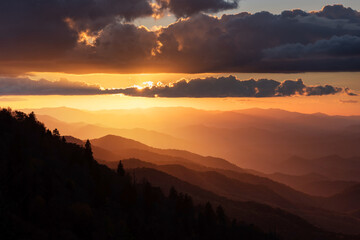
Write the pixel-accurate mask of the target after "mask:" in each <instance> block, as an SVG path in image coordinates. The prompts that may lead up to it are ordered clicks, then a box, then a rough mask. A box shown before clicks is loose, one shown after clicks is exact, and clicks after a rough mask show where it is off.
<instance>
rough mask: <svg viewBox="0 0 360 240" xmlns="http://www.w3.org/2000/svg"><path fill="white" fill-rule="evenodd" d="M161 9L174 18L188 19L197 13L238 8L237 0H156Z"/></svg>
mask: <svg viewBox="0 0 360 240" xmlns="http://www.w3.org/2000/svg"><path fill="white" fill-rule="evenodd" d="M157 3H158V4H159V5H160V6H161V8H162V9H169V11H170V12H172V13H174V15H175V16H176V17H188V16H191V15H194V14H196V13H199V12H207V13H216V12H219V11H223V10H228V9H234V8H237V7H238V3H239V0H157Z"/></svg>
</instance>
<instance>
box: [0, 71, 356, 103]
mask: <svg viewBox="0 0 360 240" xmlns="http://www.w3.org/2000/svg"><path fill="white" fill-rule="evenodd" d="M340 92H343V93H345V94H348V95H356V94H354V93H352V92H351V91H350V90H349V89H343V88H338V87H333V86H330V85H325V86H306V85H305V84H304V83H303V82H302V80H300V79H299V80H296V81H294V80H286V81H283V82H278V81H274V80H269V79H259V80H254V79H250V80H244V81H240V80H238V79H236V78H235V77H234V76H229V77H220V78H214V77H209V78H205V79H192V80H190V81H186V80H180V81H178V82H174V83H171V84H169V85H162V84H160V85H157V86H153V87H145V88H141V89H139V88H138V87H129V88H118V89H103V88H101V87H100V86H98V85H89V84H86V83H83V82H70V81H68V80H65V79H63V80H59V81H48V80H45V79H41V80H39V81H34V80H31V79H29V78H0V95H2V96H7V95H102V94H124V95H127V96H139V97H165V98H176V97H189V98H205V97H209V98H224V97H284V96H293V95H304V96H312V95H318V96H320V95H330V94H336V93H340Z"/></svg>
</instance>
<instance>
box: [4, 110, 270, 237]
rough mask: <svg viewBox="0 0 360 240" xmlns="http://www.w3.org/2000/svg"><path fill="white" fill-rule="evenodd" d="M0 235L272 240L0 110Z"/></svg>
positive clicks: (31, 119)
mask: <svg viewBox="0 0 360 240" xmlns="http://www.w3.org/2000/svg"><path fill="white" fill-rule="evenodd" d="M0 153H1V155H0V156H1V158H0V176H1V177H0V210H1V211H0V222H1V224H0V231H1V238H2V239H41V240H42V239H44V240H45V239H65V240H68V239H69V240H70V239H94V240H95V239H164V240H165V239H179V240H180V239H212V240H215V239H220V238H225V239H248V238H252V239H255V240H266V239H277V237H276V236H274V235H270V234H265V233H264V232H262V231H260V230H259V229H257V228H255V227H253V226H248V225H246V224H236V223H235V224H230V220H229V219H228V218H227V216H226V215H224V212H223V210H222V208H221V207H218V208H217V211H216V212H215V211H214V210H213V208H212V205H211V204H210V203H207V204H206V205H205V206H204V205H194V204H193V201H192V199H191V197H189V196H188V195H183V194H178V193H177V192H176V190H173V191H171V192H170V195H169V197H165V196H164V195H163V193H162V191H161V190H160V189H159V188H154V187H152V186H151V185H150V183H149V182H146V181H143V182H141V183H137V184H135V183H133V180H132V179H131V177H130V176H129V175H126V174H123V172H122V171H118V173H115V172H114V171H112V170H110V169H109V168H107V167H105V166H103V165H99V164H98V163H97V162H96V161H95V160H94V159H93V156H92V152H91V145H90V144H89V143H87V144H86V147H85V148H83V147H81V146H78V145H76V144H70V143H66V142H65V141H64V140H63V139H62V138H61V137H60V136H59V135H58V134H57V133H56V132H54V133H53V134H52V133H51V132H50V131H49V130H46V128H45V127H44V126H43V125H42V124H41V123H39V122H37V121H36V119H35V116H34V115H33V114H30V115H25V114H23V113H20V112H15V113H13V112H10V111H8V110H1V111H0Z"/></svg>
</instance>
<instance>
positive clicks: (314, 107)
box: [0, 0, 360, 115]
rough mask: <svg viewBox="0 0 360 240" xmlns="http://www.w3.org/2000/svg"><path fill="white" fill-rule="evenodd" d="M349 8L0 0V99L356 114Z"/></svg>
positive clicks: (358, 38) (357, 56)
mask: <svg viewBox="0 0 360 240" xmlns="http://www.w3.org/2000/svg"><path fill="white" fill-rule="evenodd" d="M359 10H360V2H359V1H357V0H343V1H340V0H338V1H318V0H312V1H310V0H303V1H295V0H286V1H285V0H273V1H267V0H241V1H238V0H208V1H204V0H154V1H152V0H118V1H114V0H99V1H92V0H78V1H70V0H64V1H59V0H47V1H45V0H41V1H37V3H36V4H33V3H30V2H29V1H26V0H14V1H1V3H0V19H1V21H2V22H3V23H5V24H1V26H0V30H1V31H2V32H4V33H6V34H2V35H1V36H0V51H1V52H2V54H1V56H0V106H4V107H7V106H10V107H13V108H41V107H57V106H68V107H76V108H81V109H93V110H97V109H115V108H139V107H154V106H155V107H156V106H164V107H166V106H188V107H196V108H202V109H217V110H222V109H224V110H225V109H226V110H231V109H242V108H247V107H261V108H270V107H275V108H283V109H285V108H286V109H288V110H293V111H302V112H324V113H328V114H344V115H351V114H354V115H359V114H360V107H359V100H360V99H359V94H360V80H359V78H360V13H359ZM314 102H316V104H314Z"/></svg>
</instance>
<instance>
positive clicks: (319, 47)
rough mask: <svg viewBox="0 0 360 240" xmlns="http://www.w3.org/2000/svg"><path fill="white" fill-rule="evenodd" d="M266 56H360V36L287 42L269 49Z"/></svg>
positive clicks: (286, 57) (276, 57) (288, 57)
mask: <svg viewBox="0 0 360 240" xmlns="http://www.w3.org/2000/svg"><path fill="white" fill-rule="evenodd" d="M264 53H265V56H266V57H268V58H275V59H291V58H304V57H308V58H309V57H321V56H325V57H326V56H338V57H346V56H359V55H360V37H358V36H349V35H345V36H341V37H338V36H334V37H332V38H330V39H328V40H327V39H326V40H319V41H317V42H315V43H310V44H307V45H304V44H301V43H295V44H286V45H283V46H279V47H275V48H272V49H267V50H265V51H264Z"/></svg>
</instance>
